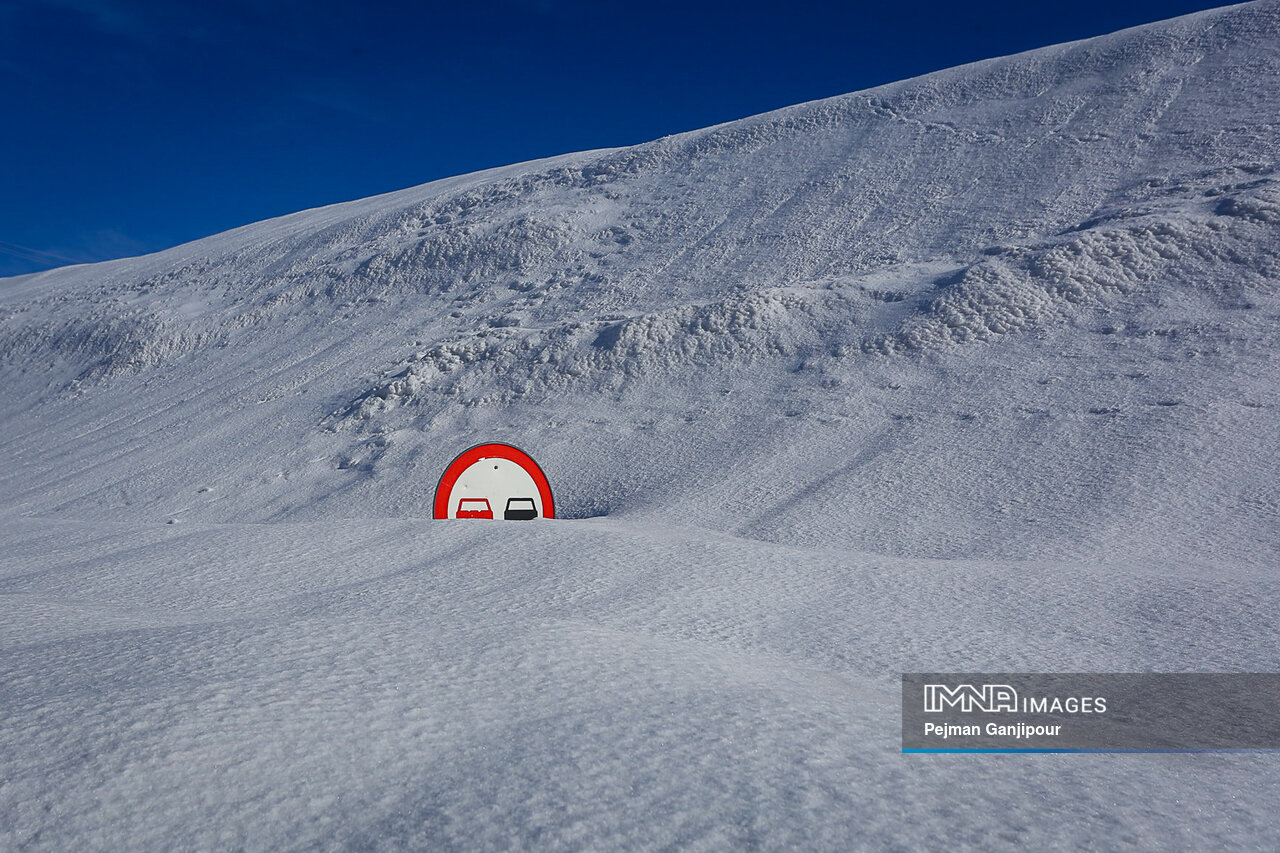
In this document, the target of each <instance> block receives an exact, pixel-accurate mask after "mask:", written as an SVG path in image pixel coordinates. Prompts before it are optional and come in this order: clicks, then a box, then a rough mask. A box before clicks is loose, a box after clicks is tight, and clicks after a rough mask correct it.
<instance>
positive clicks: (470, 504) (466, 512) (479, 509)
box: [454, 498, 493, 519]
mask: <svg viewBox="0 0 1280 853" xmlns="http://www.w3.org/2000/svg"><path fill="white" fill-rule="evenodd" d="M454 518H488V519H492V518H493V508H492V507H490V506H489V502H488V501H487V500H485V499H484V498H463V499H462V500H460V501H458V514H457V515H455V516H454Z"/></svg>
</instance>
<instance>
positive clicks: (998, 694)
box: [924, 684, 1018, 714]
mask: <svg viewBox="0 0 1280 853" xmlns="http://www.w3.org/2000/svg"><path fill="white" fill-rule="evenodd" d="M948 708H955V709H956V710H958V711H960V713H962V714H970V713H973V712H974V711H982V712H986V713H992V712H995V711H1017V710H1018V691H1016V690H1014V689H1013V688H1012V687H1010V686H1009V685H1007V684H983V685H982V686H981V687H975V686H974V685H972V684H957V685H956V686H955V687H949V686H947V685H945V684H926V685H925V686H924V709H925V711H926V712H928V713H938V714H940V713H942V712H943V711H945V710H947V709H948Z"/></svg>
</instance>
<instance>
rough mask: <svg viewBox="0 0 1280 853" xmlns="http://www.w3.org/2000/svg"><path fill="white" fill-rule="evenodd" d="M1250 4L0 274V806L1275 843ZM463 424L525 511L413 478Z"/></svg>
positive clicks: (223, 817) (302, 825)
mask: <svg viewBox="0 0 1280 853" xmlns="http://www.w3.org/2000/svg"><path fill="white" fill-rule="evenodd" d="M1277 92H1280V3H1277V2H1275V0H1262V2H1255V3H1249V4H1244V5H1241V6H1234V7H1229V8H1225V9H1219V10H1214V11H1210V12H1204V13H1198V14H1195V15H1190V16H1187V17H1183V18H1178V19H1174V20H1171V21H1166V22H1162V23H1159V24H1153V25H1150V26H1146V27H1140V28H1137V29H1133V30H1126V31H1124V32H1120V33H1116V34H1114V35H1111V36H1106V37H1102V38H1097V39H1091V40H1088V41H1083V42H1078V43H1073V44H1067V45H1061V46H1057V47H1052V48H1047V49H1043V50H1038V51H1033V52H1030V53H1026V54H1021V55H1018V56H1013V57H1006V58H1001V59H993V60H989V61H986V62H981V63H977V64H974V65H970V66H965V67H961V68H957V69H952V70H949V71H944V72H940V73H937V74H932V75H928V76H925V77H921V78H918V79H914V80H908V81H904V82H901V83H897V84H893V85H889V86H883V87H880V88H877V89H873V90H869V91H865V92H858V93H854V94H851V95H846V96H842V97H837V98H831V99H828V100H824V101H816V102H813V103H809V104H802V105H798V106H795V107H791V108H788V109H784V110H780V111H777V112H774V113H769V114H766V115H762V116H757V117H753V118H749V119H744V120H742V121H737V122H731V123H729V124H725V125H721V126H717V127H712V128H708V129H705V130H700V131H696V132H692V133H686V134H680V135H677V136H672V137H667V138H664V139H660V140H657V141H655V142H652V143H648V144H644V145H638V146H634V147H630V148H623V149H614V150H604V151H590V152H583V153H578V154H570V155H565V156H562V157H556V158H551V159H549V160H542V161H537V162H532V163H524V164H518V165H514V166H509V167H505V168H501V169H494V170H490V171H487V172H481V173H477V174H473V175H466V176H462V177H458V178H452V179H449V180H445V181H437V182H435V183H431V184H426V185H424V186H421V187H416V188H412V189H408V190H404V191H401V192H396V193H391V194H388V195H384V196H379V197H376V198H371V199H366V200H362V201H357V202H352V203H348V204H341V205H334V206H332V207H326V208H321V209H317V210H311V211H304V212H301V213H297V214H293V215H290V216H286V217H282V218H279V219H275V220H270V221H267V222H262V223H258V224H254V225H249V226H246V227H244V228H240V229H236V230H234V231H230V232H227V233H225V234H221V235H217V236H214V237H210V238H208V239H205V240H200V241H197V242H194V243H190V244H187V245H184V246H179V247H177V248H174V249H171V250H168V251H165V252H160V253H158V254H155V255H150V256H147V257H141V258H133V259H126V260H120V261H112V262H108V263H102V264H94V265H88V266H78V267H67V268H62V269H58V270H52V271H49V272H44V273H38V274H35V275H29V276H23V277H19V278H13V279H7V280H2V281H0V389H3V391H2V392H0V462H2V463H3V464H0V542H2V543H3V552H2V553H3V556H0V849H5V850H70V849H75V850H175V849H189V850H214V849H246V850H312V849H356V850H366V849H368V850H373V849H424V850H427V849H429V850H448V849H557V850H559V849H568V850H573V849H580V850H600V849H681V850H684V849H692V850H719V849H755V848H760V849H770V850H792V849H816V850H838V851H843V850H850V849H899V850H917V849H929V848H941V847H955V848H960V849H981V850H988V849H1001V848H1011V847H1024V848H1027V849H1063V850H1074V849H1079V848H1082V847H1093V848H1102V849H1126V848H1132V849H1161V850H1177V849H1188V850H1190V849H1275V848H1277V847H1280V825H1277V824H1276V822H1275V821H1274V806H1273V800H1274V791H1275V790H1276V789H1277V787H1280V766H1278V765H1277V764H1276V761H1275V757H1274V756H1271V755H1230V756H1216V757H1205V756H1159V757H1119V756H1044V757H1029V756H1023V757H1016V758H1011V759H1009V760H987V759H980V758H976V757H963V756H961V757H956V756H935V757H922V756H902V755H900V754H899V752H898V749H899V709H898V676H899V674H900V673H902V672H909V671H948V670H950V671H993V672H994V671H1080V670H1084V671H1100V672H1101V671H1276V670H1277V669H1280V630H1278V629H1277V626H1276V623H1275V613H1276V611H1277V609H1280V576H1277V572H1276V567H1277V564H1278V563H1280V536H1278V535H1277V534H1278V533H1280V524H1278V523H1277V522H1278V521H1280V518H1278V510H1280V493H1278V489H1277V485H1276V484H1277V483H1280V459H1278V457H1277V454H1276V447H1277V446H1280V421H1278V420H1277V414H1278V413H1280V375H1278V374H1277V363H1278V362H1277V352H1280V173H1278V172H1277V152H1278V150H1280V133H1278V129H1280V98H1278V97H1277V94H1276V93H1277ZM482 441H506V442H510V443H512V444H515V445H517V446H520V447H522V448H524V449H526V450H528V451H530V452H531V453H532V454H533V455H534V456H535V458H537V460H538V461H539V463H540V464H541V466H542V468H543V469H544V470H545V471H546V472H547V474H548V476H549V478H550V479H551V482H552V485H553V488H554V489H555V492H556V505H557V508H558V514H559V515H560V518H559V519H557V520H554V521H547V520H543V521H539V522H531V523H525V524H503V523H496V522H495V523H487V522H432V521H428V520H426V519H428V518H429V516H430V515H431V504H432V498H433V495H434V490H435V485H436V481H437V478H438V477H439V475H440V473H441V472H442V471H443V470H444V467H445V466H446V465H447V463H448V462H449V460H450V459H452V458H453V456H454V455H456V454H457V453H458V452H460V451H461V450H463V449H465V448H467V447H469V446H471V445H474V444H477V443H480V442H482Z"/></svg>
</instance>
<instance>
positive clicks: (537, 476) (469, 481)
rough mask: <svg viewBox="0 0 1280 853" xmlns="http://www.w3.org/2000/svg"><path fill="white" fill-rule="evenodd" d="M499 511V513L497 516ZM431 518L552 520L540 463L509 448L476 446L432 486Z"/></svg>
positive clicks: (552, 503)
mask: <svg viewBox="0 0 1280 853" xmlns="http://www.w3.org/2000/svg"><path fill="white" fill-rule="evenodd" d="M499 513H501V515H499ZM433 516H434V517H435V518H502V519H505V520H507V521H525V520H528V519H531V518H555V517H556V508H555V501H554V499H553V498H552V497H551V485H550V484H549V483H548V482H547V477H546V475H545V474H543V473H542V469H541V468H539V467H538V463H537V462H534V461H533V458H532V457H531V456H529V454H527V453H525V452H524V451H523V450H520V449H518V448H515V447H512V446H511V445H509V444H478V445H476V446H475V447H473V448H471V449H470V450H467V451H464V452H463V453H461V454H459V455H458V458H456V459H454V460H453V461H452V462H450V463H449V467H448V468H446V469H445V471H444V474H442V475H441V476H440V484H439V485H438V486H436V502H435V512H434V514H433Z"/></svg>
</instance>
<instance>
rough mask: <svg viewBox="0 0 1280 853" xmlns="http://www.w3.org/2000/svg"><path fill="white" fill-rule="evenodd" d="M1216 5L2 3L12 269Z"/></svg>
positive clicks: (617, 140)
mask: <svg viewBox="0 0 1280 853" xmlns="http://www.w3.org/2000/svg"><path fill="white" fill-rule="evenodd" d="M1215 5H1221V4H1215V3H1206V2H1199V3H1197V2H1174V1H1173V0H1170V1H1169V2H1159V3H1155V2H1141V0H1138V2H1129V3H1116V2H1114V0H1108V2H1096V0H1078V2H1075V3H1072V4H1051V5H1049V6H1045V7H1039V6H1038V5H1037V4H1026V3H1025V2H996V1H995V0H991V2H971V3H913V2H899V3H883V2H880V3H874V4H870V3H869V4H860V3H844V4H840V3H831V2H827V3H810V2H805V0H794V2H781V3H773V4H753V3H750V2H708V3H697V2H683V3H679V2H672V3H668V2H665V0H651V2H643V3H624V2H613V0H595V2H581V3H580V2H569V0H563V2H562V1H561V0H529V2H519V1H518V0H509V2H494V3H479V4H477V5H475V6H471V7H464V6H463V5H462V4H456V3H455V4H449V5H444V4H439V5H437V4H433V3H389V2H377V0H371V2H369V3H367V4H364V5H357V4H355V3H353V2H350V3H331V2H323V0H317V2H294V0H257V1H256V2H242V0H221V2H205V3H192V2H184V0H172V2H162V0H0V115H3V116H4V119H5V122H4V132H3V133H0V275H17V274H21V273H26V272H33V271H36V270H40V269H45V268H48V267H52V266H59V265H61V264H64V263H67V262H83V261H93V260H103V259H107V258H113V257H121V256H125V255H134V254H140V253H143V252H147V251H154V250H156V249H161V248H165V247H168V246H172V245H176V244H178V243H182V242H186V241H188V240H193V239H196V238H198V237H202V236H206V235H208V234H214V233H217V232H219V231H223V230H226V229H228V228H233V227H235V226H237V225H243V224H245V223H248V222H253V221H257V220H260V219H265V218H267V217H271V216H277V215H280V214H284V213H290V212H292V211H295V210H301V209H304V208H308V207H315V206H318V205H323V204H329V203H333V202H338V201H346V200H349V199H353V198H361V197H364V196H369V195H374V194H376V193H380V192H386V191H389V190H394V189H400V188H402V187H407V186H413V185H415V184H420V183H424V182H426V181H430V180H434V179H436V178H440V177H446V176H449V175H456V174H462V173H465V172H471V171H475V170H477V169H483V168H487V167H489V166H496V165H502V164H506V163H513V162H519V161H521V160H529V159H533V158H537V157H545V156H549V155H552V154H560V153H564V152H567V151H578V150H583V149H589V148H601V147H608V146H615V145H628V144H632V143H637V142H644V141H647V140H650V139H655V138H657V137H660V136H664V135H666V134H669V133H676V132H679V131H683V130H692V129H695V128H699V127H705V126H707V125H710V124H715V123H718V122H722V121H729V120H732V119H736V118H742V117H744V116H748V115H753V114H755V113H759V112H764V111H766V110H770V109H775V108H777V107H782V106H786V105H788V104H793V103H799V102H802V101H808V100H813V99H815V98H822V97H827V96H830V95H837V94H842V93H845V92H852V91H856V90H858V89H863V88H866V87H868V86H874V85H878V84H880V83H887V82H891V81H894V80H899V79H902V78H905V77H911V76H915V75H917V74H923V73H926V72H929V71H933V70H937V69H939V68H946V67H950V66H952V65H958V64H961V63H964V62H970V61H974V60H978V59H985V58H988V57H991V56H1000V55H1004V54H1008V53H1016V52H1018V51H1021V50H1028V49H1031V48H1035V47H1041V46H1043V45H1048V44H1055V43H1057V42H1062V41H1068V40H1072V39H1077V38H1086V37H1089V36H1094V35H1101V34H1103V33H1107V32H1112V31H1114V30H1117V29H1122V28H1124V27H1127V26H1134V25H1137V24H1141V23H1146V22H1149V21H1155V20H1160V19H1162V18H1167V17H1173V16H1175V15H1180V14H1185V13H1187V12H1192V11H1197V10H1199V9H1205V8H1211V7H1213V6H1215Z"/></svg>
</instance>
